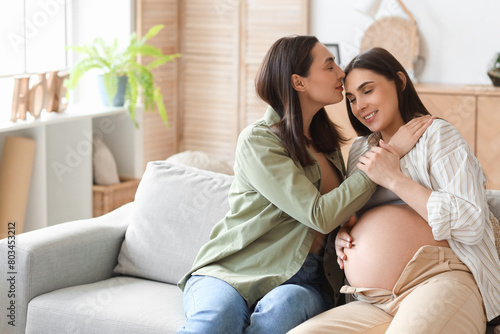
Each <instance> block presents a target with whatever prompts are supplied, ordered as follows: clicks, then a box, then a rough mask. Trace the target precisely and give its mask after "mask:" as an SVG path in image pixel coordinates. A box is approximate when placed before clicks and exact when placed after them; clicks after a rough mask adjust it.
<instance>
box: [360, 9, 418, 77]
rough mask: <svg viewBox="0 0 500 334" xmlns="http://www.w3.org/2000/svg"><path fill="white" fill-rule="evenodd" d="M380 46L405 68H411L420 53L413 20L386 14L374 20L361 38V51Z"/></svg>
mask: <svg viewBox="0 0 500 334" xmlns="http://www.w3.org/2000/svg"><path fill="white" fill-rule="evenodd" d="M373 47H382V48H384V49H386V50H387V51H389V52H390V53H392V54H393V56H394V57H396V59H397V60H399V62H400V63H401V64H402V65H403V66H404V68H405V69H407V70H408V69H413V64H414V63H415V62H416V60H417V58H418V56H419V53H420V38H419V36H418V32H417V26H416V23H415V22H412V21H410V20H407V19H405V18H402V17H397V16H388V17H384V18H381V19H379V20H376V21H375V22H373V23H372V24H371V25H370V26H369V27H368V29H366V31H365V34H364V36H363V38H362V39H361V47H360V50H361V52H363V51H366V50H368V49H370V48H373Z"/></svg>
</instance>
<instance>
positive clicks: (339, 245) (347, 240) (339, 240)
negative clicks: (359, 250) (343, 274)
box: [335, 215, 356, 269]
mask: <svg viewBox="0 0 500 334" xmlns="http://www.w3.org/2000/svg"><path fill="white" fill-rule="evenodd" d="M354 224H356V216H354V215H352V216H351V217H350V218H349V221H347V222H346V223H344V225H342V227H341V228H340V230H339V232H338V233H337V236H336V237H335V253H336V254H337V263H338V264H339V267H340V269H344V260H346V259H347V255H345V253H344V248H351V247H352V237H351V236H350V235H349V233H350V232H351V230H352V227H353V226H354Z"/></svg>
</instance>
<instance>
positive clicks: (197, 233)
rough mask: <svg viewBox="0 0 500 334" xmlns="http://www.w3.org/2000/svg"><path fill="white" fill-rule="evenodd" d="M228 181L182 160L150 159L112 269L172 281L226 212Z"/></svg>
mask: <svg viewBox="0 0 500 334" xmlns="http://www.w3.org/2000/svg"><path fill="white" fill-rule="evenodd" d="M232 181H233V176H230V175H225V174H219V173H214V172H209V171H205V170H201V169H198V168H194V167H190V166H186V165H182V164H176V163H171V162H168V161H154V162H150V163H148V165H147V168H146V171H145V172H144V175H143V177H142V180H141V182H140V183H139V187H138V189H137V193H136V195H135V201H134V204H133V207H132V211H131V220H130V225H129V227H128V229H127V232H126V234H125V240H124V241H123V244H122V247H121V250H120V253H119V255H118V264H117V266H116V267H115V270H114V271H115V273H117V274H124V275H130V276H136V277H142V278H147V279H151V280H156V281H161V282H165V283H172V284H176V283H177V282H178V281H179V280H180V279H181V277H182V276H183V275H184V274H185V273H186V272H187V271H189V269H190V268H191V265H192V263H193V261H194V258H195V257H196V254H197V253H198V250H199V249H200V247H201V246H202V245H203V244H205V243H206V242H207V241H208V240H209V235H210V231H211V230H212V227H213V226H214V225H215V223H217V222H218V221H219V220H221V219H222V218H223V217H224V216H225V214H226V213H227V212H228V210H229V203H228V198H227V195H228V192H229V187H230V185H231V183H232Z"/></svg>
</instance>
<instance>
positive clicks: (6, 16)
mask: <svg viewBox="0 0 500 334" xmlns="http://www.w3.org/2000/svg"><path fill="white" fill-rule="evenodd" d="M70 5H71V0H23V1H7V2H3V3H2V4H0V50H2V52H1V53H0V118H1V119H2V121H4V120H5V118H7V119H8V118H9V116H8V115H9V114H10V112H11V105H12V94H13V86H14V79H13V77H14V76H18V75H21V76H29V75H32V74H37V73H44V72H48V71H57V70H64V69H66V68H67V51H66V44H67V36H68V33H67V32H68V29H67V27H68V22H69V21H70V20H69V19H70V17H69V15H68V13H69V12H70V11H69V7H70ZM2 7H3V8H2ZM32 81H33V79H32ZM35 81H36V80H35Z"/></svg>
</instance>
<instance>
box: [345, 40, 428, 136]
mask: <svg viewBox="0 0 500 334" xmlns="http://www.w3.org/2000/svg"><path fill="white" fill-rule="evenodd" d="M356 68H362V69H366V70H370V71H373V72H375V73H378V74H380V75H382V76H384V77H385V78H386V79H387V80H390V81H394V83H395V85H396V90H397V96H398V106H399V112H400V113H401V116H402V117H403V121H404V122H405V123H408V122H409V121H410V120H412V119H413V118H415V117H418V116H423V115H430V113H429V111H427V109H426V108H425V106H424V104H423V103H422V101H421V100H420V97H419V96H418V94H417V91H416V90H415V87H414V86H413V83H412V82H411V79H410V77H409V76H408V73H407V72H406V70H405V69H404V67H403V65H401V63H400V62H399V61H398V60H397V59H396V58H395V57H394V56H393V55H392V54H391V53H390V52H389V51H387V50H385V49H383V48H373V49H369V50H367V51H365V52H363V53H361V54H359V55H358V56H356V57H354V59H353V60H351V62H350V63H349V64H348V65H347V67H346V68H345V70H344V72H345V78H344V81H345V79H346V78H347V76H348V75H349V73H350V72H351V71H352V70H353V69H356ZM398 72H402V73H403V74H404V76H405V77H406V85H404V83H403V81H402V80H401V78H400V77H399V75H398ZM346 105H347V114H348V115H349V120H350V121H351V125H352V127H353V128H354V131H356V133H357V134H358V136H366V135H369V134H371V133H372V132H371V131H370V129H368V128H367V127H366V126H364V125H363V123H361V122H360V121H359V120H358V119H357V118H356V117H355V116H354V114H353V113H352V109H351V104H350V103H349V100H348V99H346Z"/></svg>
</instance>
